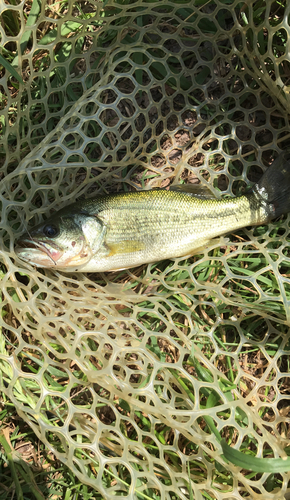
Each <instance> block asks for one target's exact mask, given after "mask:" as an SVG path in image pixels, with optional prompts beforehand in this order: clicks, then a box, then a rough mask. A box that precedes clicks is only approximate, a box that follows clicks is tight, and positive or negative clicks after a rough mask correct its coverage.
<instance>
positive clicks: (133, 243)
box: [107, 240, 145, 257]
mask: <svg viewBox="0 0 290 500" xmlns="http://www.w3.org/2000/svg"><path fill="white" fill-rule="evenodd" d="M107 247H108V250H109V255H108V256H109V257H112V255H119V254H124V253H132V252H138V251H139V250H144V248H145V245H144V243H143V242H142V241H138V240H122V241H118V243H110V244H109V245H107Z"/></svg>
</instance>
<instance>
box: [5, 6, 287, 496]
mask: <svg viewBox="0 0 290 500" xmlns="http://www.w3.org/2000/svg"><path fill="white" fill-rule="evenodd" d="M285 5H287V2H273V3H271V2H266V1H262V0H259V1H256V2H252V1H247V2H241V1H239V0H225V1H223V0H209V1H203V0H191V1H187V2H186V1H181V0H176V1H166V2H160V1H150V0H148V1H145V0H144V1H132V0H131V1H128V2H127V1H125V0H124V1H121V0H120V1H107V2H104V3H101V2H97V1H81V0H80V1H79V2H73V1H63V2H60V3H53V2H46V1H43V2H40V1H37V0H34V1H33V3H29V4H28V3H25V2H23V1H22V2H18V1H16V2H15V5H9V4H8V3H4V2H2V3H1V5H0V16H1V26H0V33H1V45H2V47H3V50H5V51H6V52H5V53H6V54H8V53H9V54H12V53H13V54H16V56H15V58H14V59H13V61H12V65H14V67H15V68H16V69H17V71H18V73H19V74H21V75H22V78H23V80H24V83H23V84H19V83H18V81H17V80H16V79H15V77H14V76H13V75H11V74H10V72H9V71H8V70H7V69H5V68H4V67H3V66H1V68H0V70H1V78H0V92H1V93H0V96H1V102H0V106H1V117H0V127H1V146H0V148H1V149H0V155H1V176H2V180H1V185H0V202H1V252H0V255H1V280H2V281H1V283H2V313H1V317H0V321H1V327H2V334H1V335H2V337H1V344H0V347H1V349H0V352H1V355H0V369H1V381H2V382H1V385H2V390H3V391H4V393H5V394H6V396H7V397H9V398H10V400H11V401H12V402H13V404H14V405H15V407H16V408H17V411H18V413H19V415H20V416H21V417H22V418H23V419H24V420H25V421H27V422H28V423H29V425H30V426H31V427H32V428H33V430H34V431H35V433H36V434H37V436H39V438H40V439H41V440H42V441H43V443H45V444H46V446H47V447H48V448H49V449H50V450H52V451H53V453H54V455H55V456H56V457H57V458H58V459H60V460H61V461H63V462H64V463H66V464H67V465H68V466H69V467H70V468H71V469H72V470H73V471H74V473H75V474H76V475H77V476H78V477H79V478H80V480H81V481H83V482H84V483H86V484H88V485H91V486H93V487H94V488H96V490H97V491H98V492H99V494H100V495H101V496H102V498H104V499H109V498H112V497H116V498H119V497H122V498H128V499H135V498H160V499H164V500H165V499H166V500H167V499H187V498H189V497H190V494H191V495H192V496H193V498H194V499H197V500H200V499H203V498H206V499H209V498H212V499H218V500H220V499H231V500H233V499H241V498H250V499H271V500H272V499H273V500H274V499H277V500H278V499H279V500H281V499H282V498H289V497H287V491H288V495H289V486H288V481H289V473H287V472H282V473H277V474H276V475H275V488H274V487H273V474H271V473H270V472H267V473H264V472H254V473H250V472H249V471H247V470H245V469H243V468H242V467H239V466H236V465H234V464H233V463H232V462H231V461H229V462H227V461H226V459H225V457H224V456H223V450H222V447H221V438H224V439H225V440H226V442H227V443H228V444H229V445H231V447H233V448H235V449H236V450H239V451H241V452H243V453H245V454H246V453H248V455H247V456H251V457H252V456H257V457H260V458H268V457H274V458H279V457H280V458H286V457H287V452H288V453H289V450H288V448H287V447H288V445H289V435H290V434H289V407H290V398H289V381H290V379H289V375H288V373H289V361H288V358H289V352H290V335H289V327H288V324H289V319H290V318H289V316H290V308H289V300H290V279H289V278H290V258H289V255H290V253H289V252H290V232H289V217H284V218H283V219H281V220H279V221H275V222H273V223H271V224H268V225H267V226H261V227H256V228H254V229H253V228H245V229H244V230H239V231H237V232H236V233H235V234H232V235H229V236H228V237H227V238H225V237H221V238H220V239H219V240H218V242H217V243H216V244H214V245H213V246H210V247H208V248H207V249H205V250H204V251H203V252H200V253H198V254H197V255H194V256H192V257H191V258H186V259H185V258H177V259H173V260H167V261H161V262H158V263H156V264H149V265H147V266H140V267H138V268H134V269H130V270H126V271H120V272H114V273H105V274H100V273H98V274H81V273H79V274H73V273H64V272H57V271H55V272H53V271H50V270H43V269H35V268H32V267H31V266H29V265H25V264H24V263H22V262H20V261H19V260H17V259H16V257H15V253H14V241H15V238H17V237H18V236H19V235H20V234H22V233H23V232H24V231H25V230H26V228H27V227H32V226H33V225H34V224H36V223H38V222H40V221H42V220H44V219H45V218H46V217H47V216H48V215H49V214H51V213H52V212H53V211H54V210H57V209H59V208H61V207H63V206H65V205H66V204H68V203H71V202H72V201H75V200H77V199H81V198H82V197H93V196H94V195H95V194H96V193H108V192H117V191H128V190H129V191H130V190H136V189H150V188H153V187H164V188H165V187H168V186H169V185H171V184H182V183H192V184H195V183H199V182H200V183H202V184H204V185H207V186H208V187H209V188H210V189H211V190H212V191H213V192H214V193H216V195H217V196H218V197H220V196H222V195H232V196H233V195H238V194H241V193H243V192H244V190H245V189H246V188H247V186H251V185H253V183H254V182H256V181H257V180H258V179H259V178H260V177H261V175H262V172H263V171H265V169H266V168H267V167H268V166H269V164H271V163H272V161H273V159H275V158H276V157H277V156H278V154H279V152H280V151H281V150H283V149H285V148H286V147H287V145H288V142H289V121H288V113H289V111H290V105H289V88H290V85H289V75H290V58H289V37H288V33H289V24H288V23H289V14H290V4H289V3H288V6H285ZM7 19H12V20H13V22H14V23H16V24H15V26H16V28H17V30H18V31H17V35H15V36H11V33H10V32H8V31H7V32H6V31H5V29H4V28H3V26H6V25H7V22H6V21H7ZM11 22H12V21H11ZM16 28H15V29H16ZM277 484H278V485H279V486H277Z"/></svg>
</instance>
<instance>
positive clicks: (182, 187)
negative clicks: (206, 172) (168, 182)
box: [169, 184, 216, 200]
mask: <svg viewBox="0 0 290 500" xmlns="http://www.w3.org/2000/svg"><path fill="white" fill-rule="evenodd" d="M169 189H170V191H176V192H178V193H184V194H188V196H195V197H196V198H201V199H204V200H209V199H215V198H216V196H215V195H214V194H213V192H212V191H211V190H210V189H209V188H208V187H207V186H204V185H203V184H175V185H173V186H170V188H169Z"/></svg>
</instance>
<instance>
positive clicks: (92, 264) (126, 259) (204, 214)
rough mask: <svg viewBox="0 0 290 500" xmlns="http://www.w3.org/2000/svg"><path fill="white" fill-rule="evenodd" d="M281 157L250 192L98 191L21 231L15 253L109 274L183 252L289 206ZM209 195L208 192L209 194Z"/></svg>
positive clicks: (289, 180) (289, 179) (42, 263)
mask: <svg viewBox="0 0 290 500" xmlns="http://www.w3.org/2000/svg"><path fill="white" fill-rule="evenodd" d="M288 158H289V153H288V155H287V154H286V153H283V154H281V155H280V156H279V157H278V158H277V160H275V162H274V163H273V164H272V165H271V166H270V167H269V168H268V169H267V171H266V173H265V174H264V175H263V177H262V178H261V180H260V181H259V182H258V183H257V184H255V186H254V187H253V189H252V191H251V192H250V193H249V194H247V195H243V196H239V197H237V198H224V199H221V200H220V199H216V198H214V197H212V198H208V195H206V196H205V195H204V193H202V194H201V195H200V196H198V195H192V194H189V193H188V192H182V186H180V189H179V191H166V190H163V189H159V190H158V189H157V190H151V191H137V192H131V193H118V194H110V195H105V196H97V197H96V198H94V199H88V200H84V201H79V202H77V203H74V204H72V205H69V206H67V207H65V208H63V209H62V210H60V211H59V212H56V213H54V214H53V215H52V216H51V217H50V218H49V219H47V220H46V221H45V222H43V223H41V224H39V225H37V226H35V227H34V228H32V229H31V230H30V232H29V233H26V234H24V235H23V236H22V237H21V238H20V239H19V241H18V242H17V246H16V249H15V251H16V254H17V256H18V257H20V258H21V259H23V260H24V261H26V262H28V263H30V264H32V265H35V266H38V267H46V268H54V269H62V270H65V271H82V272H88V271H89V272H93V271H113V270H120V269H125V268H129V267H134V266H138V265H140V264H145V263H149V262H155V261H157V260H162V259H168V258H173V257H181V256H185V255H189V254H192V253H194V251H195V250H196V249H200V248H202V247H205V246H206V245H207V244H208V243H209V241H210V240H212V239H213V238H214V237H216V236H220V235H222V234H225V233H229V232H231V231H234V230H236V229H239V228H242V227H244V226H250V225H257V224H265V223H267V222H268V221H269V220H271V219H273V218H275V217H278V216H280V215H282V214H284V213H287V212H288V211H289V210H290V161H288ZM211 196H213V195H211Z"/></svg>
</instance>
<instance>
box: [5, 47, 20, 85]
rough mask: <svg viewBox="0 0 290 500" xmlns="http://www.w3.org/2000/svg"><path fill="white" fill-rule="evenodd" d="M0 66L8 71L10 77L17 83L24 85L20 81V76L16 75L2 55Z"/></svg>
mask: <svg viewBox="0 0 290 500" xmlns="http://www.w3.org/2000/svg"><path fill="white" fill-rule="evenodd" d="M0 64H2V66H4V68H5V69H7V71H9V73H11V75H12V76H14V78H16V80H18V82H19V83H22V85H24V81H23V80H22V78H21V76H20V75H18V73H17V71H16V69H15V68H13V66H12V65H11V64H10V63H9V62H8V61H6V59H5V57H3V56H2V54H0Z"/></svg>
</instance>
